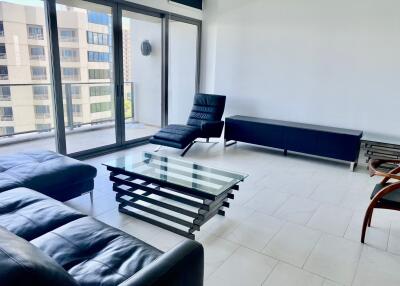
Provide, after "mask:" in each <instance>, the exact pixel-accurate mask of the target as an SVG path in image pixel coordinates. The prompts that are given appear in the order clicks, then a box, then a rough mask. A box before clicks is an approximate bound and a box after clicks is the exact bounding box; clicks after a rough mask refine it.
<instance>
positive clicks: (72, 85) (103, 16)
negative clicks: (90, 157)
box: [57, 0, 116, 154]
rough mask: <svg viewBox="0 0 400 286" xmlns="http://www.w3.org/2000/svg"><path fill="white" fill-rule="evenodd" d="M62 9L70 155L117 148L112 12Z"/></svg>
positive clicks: (94, 7)
mask: <svg viewBox="0 0 400 286" xmlns="http://www.w3.org/2000/svg"><path fill="white" fill-rule="evenodd" d="M57 3H58V4H57V24H58V40H59V53H60V65H61V81H62V94H63V105H64V108H63V109H64V122H65V134H66V149H67V153H69V154H70V153H76V152H82V151H86V150H90V149H94V148H98V147H102V146H107V145H112V144H115V143H116V130H115V126H116V122H115V95H114V60H113V17H112V7H109V6H105V5H100V4H95V3H92V2H87V1H64V0H58V2H57ZM69 3H71V4H69Z"/></svg>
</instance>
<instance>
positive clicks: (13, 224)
mask: <svg viewBox="0 0 400 286" xmlns="http://www.w3.org/2000/svg"><path fill="white" fill-rule="evenodd" d="M84 216H85V215H84V214H81V213H80V212H77V211H75V210H74V209H72V208H70V207H68V206H66V205H64V204H63V203H60V202H58V201H55V200H53V199H50V198H49V197H47V196H45V195H43V194H40V193H38V192H35V191H33V190H30V189H27V188H16V189H12V190H8V191H5V192H2V193H0V226H3V227H5V228H6V229H8V230H9V231H11V232H13V233H14V234H16V235H18V236H20V237H22V238H24V239H26V240H32V239H34V238H36V237H39V236H41V235H43V234H44V233H46V232H48V231H51V230H53V229H55V228H58V227H60V226H62V225H64V224H66V223H68V222H70V221H73V220H76V219H79V218H81V217H84Z"/></svg>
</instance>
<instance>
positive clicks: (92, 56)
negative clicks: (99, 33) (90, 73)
mask: <svg viewBox="0 0 400 286" xmlns="http://www.w3.org/2000/svg"><path fill="white" fill-rule="evenodd" d="M88 61H89V62H109V61H110V53H103V52H93V51H88Z"/></svg>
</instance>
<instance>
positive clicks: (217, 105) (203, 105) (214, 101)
mask: <svg viewBox="0 0 400 286" xmlns="http://www.w3.org/2000/svg"><path fill="white" fill-rule="evenodd" d="M225 101H226V96H225V95H215V94H205V93H198V94H196V95H195V96H194V102H193V108H192V111H191V112H190V115H189V119H188V122H187V125H191V126H201V123H202V122H204V121H220V120H221V118H222V115H223V114H224V110H225Z"/></svg>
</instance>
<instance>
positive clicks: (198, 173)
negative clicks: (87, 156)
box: [103, 152, 248, 239]
mask: <svg viewBox="0 0 400 286" xmlns="http://www.w3.org/2000/svg"><path fill="white" fill-rule="evenodd" d="M103 165H105V166H106V167H107V170H108V171H110V172H111V173H110V180H111V181H112V182H113V190H114V191H115V192H116V200H117V202H118V203H119V207H118V208H119V211H120V212H122V213H125V214H127V215H131V216H133V217H135V218H138V219H141V220H144V221H146V222H149V223H151V224H154V225H157V226H159V227H162V228H164V229H167V230H169V231H172V232H175V233H177V234H180V235H183V236H185V237H188V238H190V239H194V238H195V236H194V234H193V233H194V232H195V231H196V230H200V227H201V226H202V225H203V224H204V223H206V222H207V221H208V220H210V219H211V218H212V217H213V216H215V215H217V214H219V215H225V210H224V209H225V208H229V200H230V199H234V194H233V191H234V190H236V191H238V190H239V185H238V184H239V183H240V182H243V181H244V179H245V178H246V177H247V176H248V175H245V174H239V173H235V172H230V171H225V170H220V169H216V168H210V167H206V166H202V165H198V164H195V163H192V162H188V161H185V160H181V159H176V158H173V157H167V156H162V155H158V154H154V153H148V152H144V153H143V154H142V156H141V157H140V158H138V156H126V157H121V158H117V159H114V160H111V161H109V162H107V163H105V164H103Z"/></svg>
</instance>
